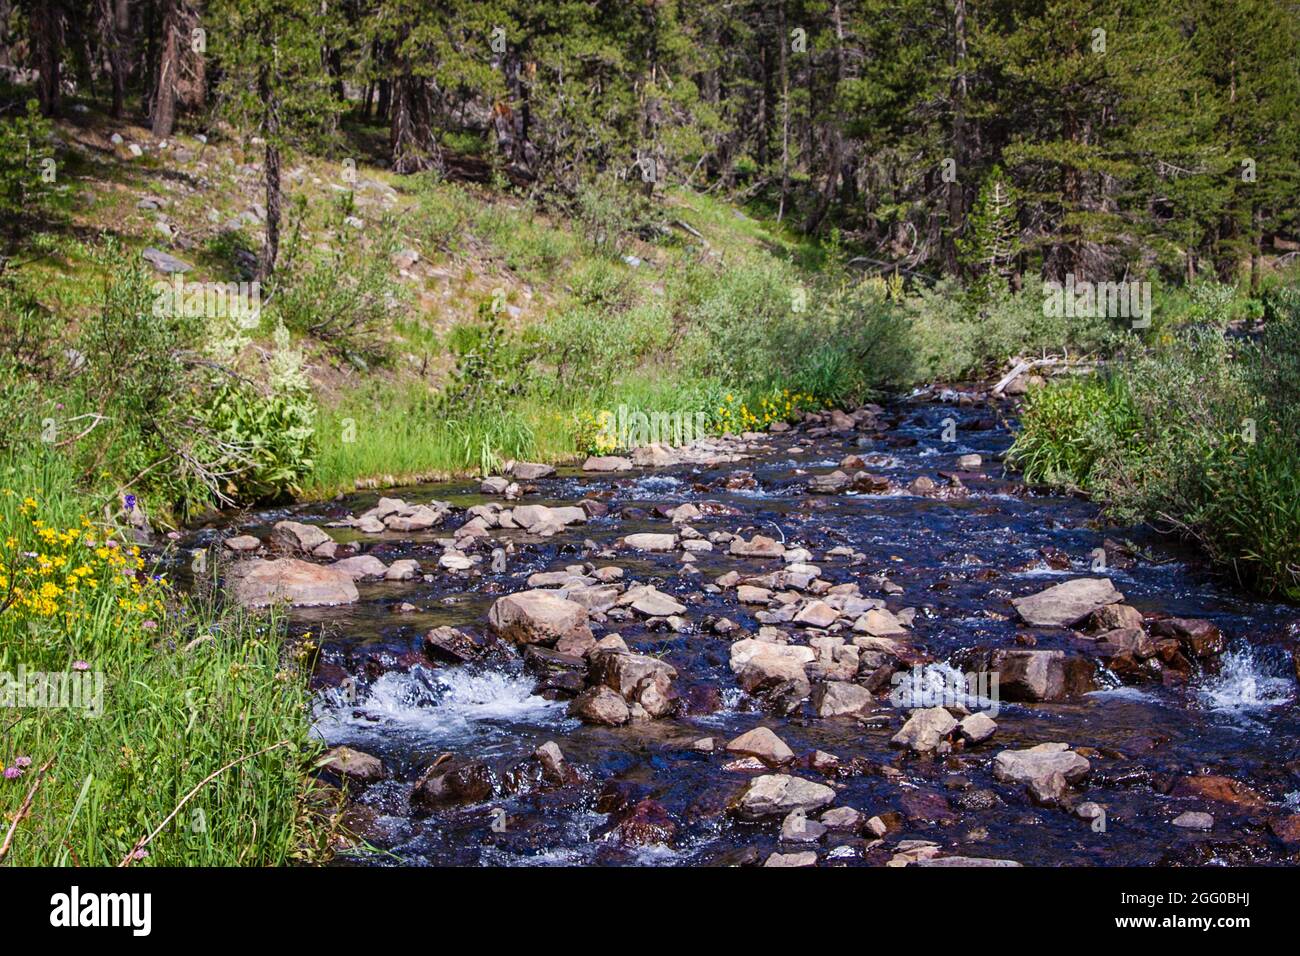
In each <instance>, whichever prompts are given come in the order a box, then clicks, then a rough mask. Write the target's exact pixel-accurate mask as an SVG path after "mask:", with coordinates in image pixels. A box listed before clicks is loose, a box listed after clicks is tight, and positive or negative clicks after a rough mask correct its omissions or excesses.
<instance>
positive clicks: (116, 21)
mask: <svg viewBox="0 0 1300 956" xmlns="http://www.w3.org/2000/svg"><path fill="white" fill-rule="evenodd" d="M125 10H126V4H125V2H123V0H116V3H115V0H96V2H95V13H96V15H97V16H98V19H99V35H100V37H101V39H102V40H103V43H104V52H105V54H106V55H107V57H108V71H109V75H110V79H111V81H112V84H113V105H112V107H111V108H110V111H109V113H110V115H111V116H112V117H113V118H114V119H121V118H122V111H123V110H124V109H125V108H126V57H125V56H124V55H123V51H122V35H121V33H120V32H119V26H120V14H121V13H123V12H125Z"/></svg>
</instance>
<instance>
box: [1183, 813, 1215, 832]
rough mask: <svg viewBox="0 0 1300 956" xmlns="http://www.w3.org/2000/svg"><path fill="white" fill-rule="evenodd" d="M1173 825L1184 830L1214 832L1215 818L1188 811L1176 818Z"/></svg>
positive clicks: (1206, 814)
mask: <svg viewBox="0 0 1300 956" xmlns="http://www.w3.org/2000/svg"><path fill="white" fill-rule="evenodd" d="M1173 825H1174V826H1176V827H1179V828H1181V829H1184V830H1213V829H1214V817H1213V816H1211V815H1210V814H1208V813H1202V812H1200V811H1197V810H1188V811H1187V812H1186V813H1180V814H1178V816H1176V817H1174V819H1173Z"/></svg>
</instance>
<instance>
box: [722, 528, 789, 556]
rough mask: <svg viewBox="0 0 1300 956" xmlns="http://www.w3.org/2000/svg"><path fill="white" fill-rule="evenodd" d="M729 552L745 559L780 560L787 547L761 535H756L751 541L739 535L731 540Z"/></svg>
mask: <svg viewBox="0 0 1300 956" xmlns="http://www.w3.org/2000/svg"><path fill="white" fill-rule="evenodd" d="M727 550H728V551H729V552H730V553H731V554H734V555H736V556H738V557H743V558H779V557H781V556H782V555H783V554H785V545H783V544H782V543H781V542H780V541H775V540H773V539H772V538H766V537H764V536H763V535H761V534H756V535H754V537H753V538H752V539H750V540H749V541H746V540H745V539H744V538H741V537H740V536H739V535H737V536H736V537H734V538H732V539H731V544H730V545H729V546H728V548H727Z"/></svg>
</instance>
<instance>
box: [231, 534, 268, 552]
mask: <svg viewBox="0 0 1300 956" xmlns="http://www.w3.org/2000/svg"><path fill="white" fill-rule="evenodd" d="M222 543H223V544H224V545H225V546H226V548H227V549H229V550H231V551H234V552H235V553H236V554H247V553H248V552H250V551H256V550H257V549H258V548H260V547H261V546H262V542H261V541H260V540H259V539H257V538H255V537H254V536H253V535H251V534H237V535H235V536H234V537H233V538H227V539H226V540H225V541H223V542H222Z"/></svg>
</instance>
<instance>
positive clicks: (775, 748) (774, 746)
mask: <svg viewBox="0 0 1300 956" xmlns="http://www.w3.org/2000/svg"><path fill="white" fill-rule="evenodd" d="M727 751H728V752H730V753H733V754H745V755H747V756H750V757H757V758H758V759H759V760H762V761H763V762H764V763H766V764H767V765H768V766H772V767H779V766H781V765H782V764H787V763H789V762H790V761H791V760H793V759H794V751H793V750H791V749H790V748H789V747H788V746H786V743H785V741H784V740H782V739H781V738H780V737H778V736H777V735H776V734H775V733H773V732H772V731H771V730H770V729H769V728H767V727H755V728H754V729H753V730H749V731H746V732H745V733H743V734H741V735H740V736H739V737H737V738H736V739H735V740H732V741H731V742H730V743H728V744H727Z"/></svg>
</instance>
